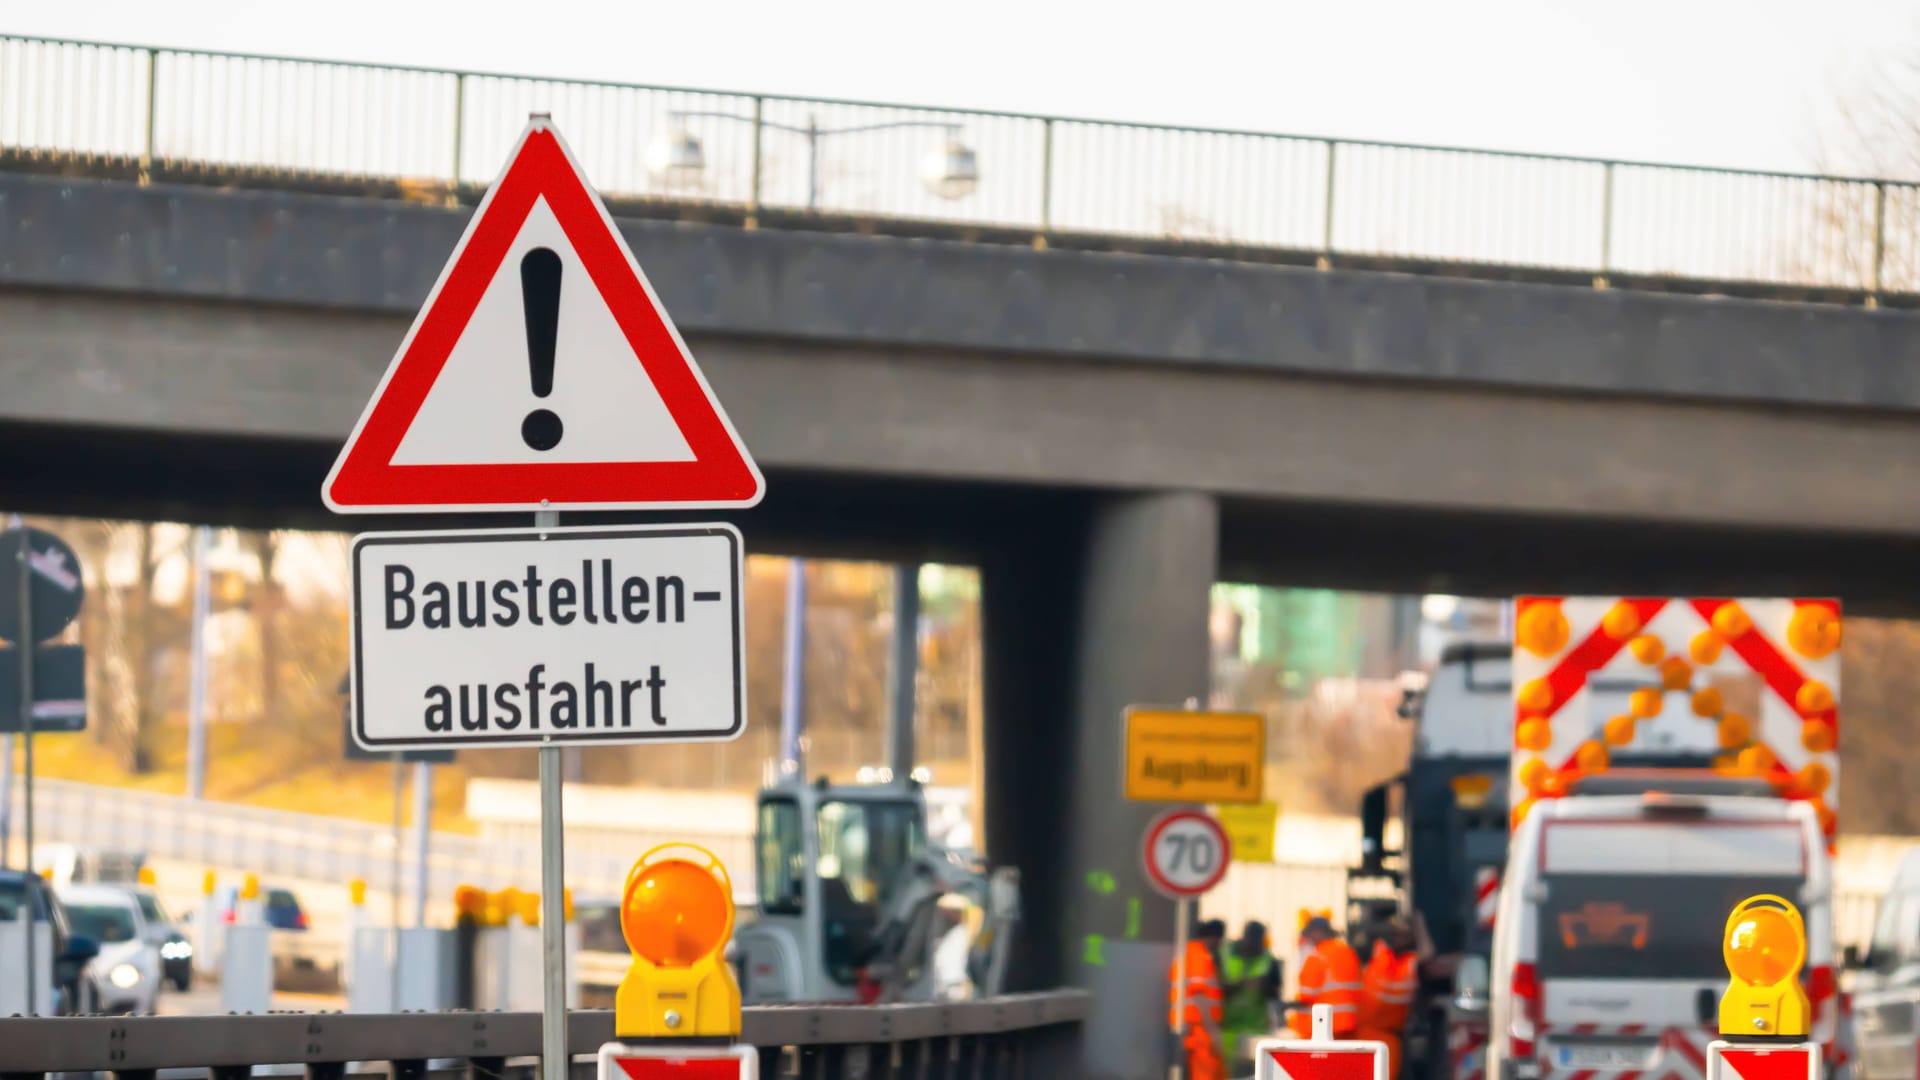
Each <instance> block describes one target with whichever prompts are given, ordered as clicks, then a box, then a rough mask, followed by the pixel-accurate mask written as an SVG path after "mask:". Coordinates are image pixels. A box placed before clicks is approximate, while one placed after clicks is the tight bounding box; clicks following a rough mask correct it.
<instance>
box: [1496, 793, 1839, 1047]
mask: <svg viewBox="0 0 1920 1080" xmlns="http://www.w3.org/2000/svg"><path fill="white" fill-rule="evenodd" d="M1762 893H1770V894H1774V895H1778V896H1782V897H1785V898H1787V899H1789V900H1791V901H1792V902H1793V903H1794V904H1796V905H1797V906H1799V908H1800V910H1801V912H1802V914H1803V915H1804V916H1805V919H1806V926H1807V959H1806V967H1805V969H1804V970H1803V973H1802V977H1803V980H1804V982H1805V984H1806V986H1807V990H1808V994H1809V997H1810V998H1811V1000H1812V1003H1813V1024H1812V1031H1811V1033H1810V1034H1811V1037H1812V1038H1813V1039H1815V1040H1817V1041H1819V1042H1821V1043H1824V1044H1826V1045H1827V1046H1828V1048H1829V1053H1828V1061H1829V1067H1830V1072H1829V1075H1830V1076H1831V1075H1833V1074H1834V1073H1833V1071H1832V1070H1833V1067H1834V1065H1835V1064H1837V1062H1838V1061H1840V1060H1841V1059H1842V1058H1841V1057H1840V1056H1839V1052H1840V1051H1841V1050H1842V1049H1843V1048H1842V1047H1841V1046H1840V1045H1839V1042H1840V1039H1839V1028H1840V1024H1839V1023H1838V1021H1839V1017H1840V1012H1841V1003H1840V999H1839V994H1838V986H1837V982H1836V978H1835V966H1834V965H1835V957H1834V944H1833V917H1832V907H1831V904H1832V900H1831V894H1832V870H1831V864H1830V859H1829V856H1828V850H1827V842H1826V838H1825V836H1824V835H1823V833H1822V831H1821V827H1820V822H1819V820H1818V818H1817V816H1816V815H1815V813H1814V811H1813V809H1812V808H1811V807H1810V806H1808V805H1807V804H1806V803H1805V802H1796V801H1790V800H1785V799H1781V798H1778V797H1774V796H1773V795H1772V793H1771V791H1770V788H1769V785H1767V784H1766V783H1765V782H1764V781H1760V780H1757V779H1751V778H1737V777H1728V776H1721V775H1716V774H1714V773H1712V772H1699V773H1688V772H1682V771H1672V772H1653V771H1649V772H1646V773H1644V774H1634V773H1630V772H1628V771H1625V770H1622V771H1617V772H1614V773H1609V774H1602V775H1601V776H1597V777H1593V778H1591V779H1590V780H1589V781H1587V782H1584V783H1583V784H1580V785H1576V788H1575V790H1574V791H1573V792H1571V793H1570V794H1569V796H1568V797H1565V798H1559V799H1552V800H1545V801H1542V802H1541V803H1539V804H1538V805H1536V806H1535V807H1534V808H1533V812H1532V813H1531V814H1529V815H1528V816H1527V818H1526V819H1525V820H1524V821H1523V822H1522V823H1521V825H1520V827H1519V829H1518V830H1517V831H1516V832H1515V833H1514V837H1513V843H1512V846H1511V850H1510V853H1509V856H1508V859H1507V867H1506V872H1505V874H1504V877H1503V879H1502V882H1501V887H1500V898H1499V906H1498V911H1497V914H1496V917H1495V921H1494V932H1493V959H1492V967H1491V987H1490V993H1491V999H1492V1004H1491V1011H1490V1017H1489V1026H1490V1029H1491V1040H1490V1044H1489V1046H1488V1069H1487V1077H1488V1080H1559V1078H1573V1077H1579V1078H1580V1080H1629V1078H1634V1077H1639V1076H1642V1075H1644V1076H1645V1077H1647V1078H1648V1080H1703V1078H1704V1076H1705V1072H1706V1047H1707V1044H1708V1042H1710V1041H1711V1040H1713V1039H1714V1038H1715V1037H1716V1035H1715V1032H1716V1031H1717V1027H1718V1007H1719V1000H1720V995H1721V993H1722V991H1724V990H1725V988H1726V983H1727V978H1728V976H1727V970H1726V966H1725V964H1724V962H1723V961H1722V958H1721V937H1722V933H1723V930H1724V926H1725V923H1726V918H1727V915H1728V913H1729V912H1730V911H1732V909H1733V908H1734V906H1735V905H1736V904H1738V903H1739V902H1740V901H1742V900H1744V899H1746V898H1747V897H1749V896H1753V895H1755V894H1762Z"/></svg>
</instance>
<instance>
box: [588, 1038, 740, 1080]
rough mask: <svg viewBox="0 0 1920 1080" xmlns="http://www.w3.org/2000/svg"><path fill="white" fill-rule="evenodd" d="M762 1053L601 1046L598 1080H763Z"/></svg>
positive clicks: (729, 1049)
mask: <svg viewBox="0 0 1920 1080" xmlns="http://www.w3.org/2000/svg"><path fill="white" fill-rule="evenodd" d="M759 1076H760V1053H759V1051H757V1050H755V1049H754V1048H753V1047H751V1046H675V1047H662V1046H640V1045H632V1044H627V1043H617V1042H610V1043H606V1044H604V1045H602V1046H601V1047H600V1055H599V1073H598V1080H759Z"/></svg>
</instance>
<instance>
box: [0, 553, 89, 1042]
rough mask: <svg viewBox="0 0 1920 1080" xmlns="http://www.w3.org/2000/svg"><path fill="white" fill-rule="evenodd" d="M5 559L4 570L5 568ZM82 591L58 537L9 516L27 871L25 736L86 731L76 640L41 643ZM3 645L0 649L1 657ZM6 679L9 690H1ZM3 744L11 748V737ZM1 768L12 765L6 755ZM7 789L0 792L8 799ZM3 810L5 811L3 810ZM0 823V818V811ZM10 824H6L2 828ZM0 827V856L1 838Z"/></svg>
mask: <svg viewBox="0 0 1920 1080" xmlns="http://www.w3.org/2000/svg"><path fill="white" fill-rule="evenodd" d="M8 561H11V562H12V564H13V565H12V567H11V570H12V573H6V572H5V569H4V568H5V567H6V563H7V562H8ZM85 596H86V589H85V583H84V581H83V579H82V577H81V573H80V560H79V558H78V557H77V556H76V555H75V554H74V553H73V549H72V548H70V547H68V546H67V544H66V542H65V541H63V540H61V539H60V538H59V537H57V536H55V535H53V534H52V533H50V532H46V531H45V530H42V529H34V528H29V527H28V526H27V525H26V524H25V523H24V522H22V521H21V520H20V518H19V517H18V516H17V515H16V516H15V517H14V518H13V521H12V523H11V527H10V528H8V529H7V530H6V531H5V532H0V638H5V639H6V640H7V641H8V642H9V643H10V644H9V646H8V648H9V649H11V651H12V653H13V655H12V656H11V657H8V658H7V659H11V660H12V661H13V663H12V664H0V731H5V732H18V733H19V734H20V737H21V738H22V739H23V740H24V751H25V752H24V757H25V759H26V760H25V761H24V762H23V765H24V769H23V773H24V776H23V789H24V790H23V791H22V795H23V796H24V799H23V801H24V802H25V803H26V813H25V815H24V818H25V820H24V821H23V822H22V823H21V825H22V829H21V831H22V833H23V834H24V839H25V841H26V844H25V846H26V856H25V857H26V862H25V864H24V865H25V868H26V870H27V872H28V873H32V872H33V737H34V735H35V734H36V733H39V732H49V731H82V730H84V729H85V728H86V723H87V708H86V658H85V654H84V653H83V652H82V646H79V645H42V644H41V643H42V642H45V641H47V640H49V639H50V638H52V637H54V636H55V635H57V634H59V633H60V632H61V631H63V630H65V629H66V628H67V626H68V624H70V623H72V622H73V620H74V618H75V617H76V616H78V615H79V614H80V603H81V601H82V600H83V599H84V598H85ZM5 652H6V650H0V656H4V654H5ZM8 683H11V684H13V685H12V687H11V689H12V693H7V692H6V690H5V688H6V686H7V684H8ZM8 749H9V750H11V749H12V747H11V740H9V746H8ZM6 768H7V770H8V772H12V770H13V755H12V754H11V753H9V754H8V755H7V761H6ZM11 794H12V793H11V792H8V795H9V796H11ZM9 809H11V808H9ZM0 821H5V815H0ZM9 828H10V825H9ZM9 840H10V838H9V837H8V835H7V833H6V832H5V831H0V857H4V854H5V848H6V846H7V844H8V842H9ZM32 923H33V920H32V919H27V920H25V925H26V955H25V960H26V964H25V969H26V972H27V994H26V1013H27V1015H29V1016H31V1015H33V1013H34V1010H35V1009H36V1008H38V1006H39V1003H38V1002H37V1001H35V1000H34V999H35V997H36V996H37V980H36V979H35V978H34V973H35V972H37V971H38V970H39V968H38V967H37V966H36V964H37V961H36V959H35V958H34V938H35V934H34V930H33V925H32Z"/></svg>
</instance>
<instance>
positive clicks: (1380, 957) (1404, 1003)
mask: <svg viewBox="0 0 1920 1080" xmlns="http://www.w3.org/2000/svg"><path fill="white" fill-rule="evenodd" d="M1419 967H1420V953H1419V949H1418V948H1417V940H1416V938H1415V937H1414V933H1413V928H1412V927H1410V926H1408V925H1407V923H1406V920H1404V919H1394V920H1393V921H1391V922H1389V923H1388V924H1387V926H1386V929H1385V930H1384V931H1383V932H1382V933H1381V934H1380V936H1379V937H1378V938H1377V939H1375V941H1374V943H1373V955H1372V956H1371V957H1369V958H1368V959H1367V967H1366V970H1365V971H1363V972H1362V973H1361V976H1360V983H1361V987H1360V1030H1359V1036H1360V1038H1362V1039H1372V1040H1374V1041H1376V1042H1383V1043H1386V1044H1387V1077H1388V1080H1392V1078H1394V1077H1397V1076H1399V1075H1400V1035H1401V1033H1402V1032H1403V1031H1405V1030H1406V1026H1407V1014H1408V1012H1410V1011H1411V1010H1412V1008H1413V993H1414V990H1415V989H1416V987H1417V983H1418V981H1419Z"/></svg>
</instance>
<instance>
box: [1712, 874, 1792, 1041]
mask: <svg viewBox="0 0 1920 1080" xmlns="http://www.w3.org/2000/svg"><path fill="white" fill-rule="evenodd" d="M1720 948H1721V955H1722V956H1723V957H1725V959H1726V961H1727V971H1728V972H1729V973H1730V974H1731V975H1732V976H1733V978H1732V980H1731V981H1730V982H1728V983H1727V993H1726V996H1724V997H1722V998H1721V999H1720V1034H1721V1035H1723V1036H1741V1035H1749V1036H1751V1035H1789V1036H1799V1037H1802V1038H1804V1037H1805V1036H1806V1034H1807V1018H1808V1016H1809V1015H1810V1014H1811V1013H1812V1005H1811V1004H1810V1003H1809V1002H1808V1000H1807V992H1806V990H1805V989H1803V988H1802V987H1801V986H1800V968H1801V966H1802V965H1803V964H1805V963H1806V960H1807V927H1806V924H1805V923H1804V922H1803V921H1802V920H1801V918H1800V911H1799V909H1798V908H1795V907H1794V906H1793V905H1792V904H1791V903H1789V902H1788V901H1786V900H1784V899H1782V898H1780V897H1778V896H1765V895H1763V896H1750V897H1748V898H1747V899H1745V900H1742V901H1741V902H1740V903H1739V904H1738V905H1736V906H1735V907H1734V909H1733V912H1732V914H1730V915H1728V916H1727V929H1726V936H1725V937H1724V938H1723V939H1722V941H1721V947H1720Z"/></svg>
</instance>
